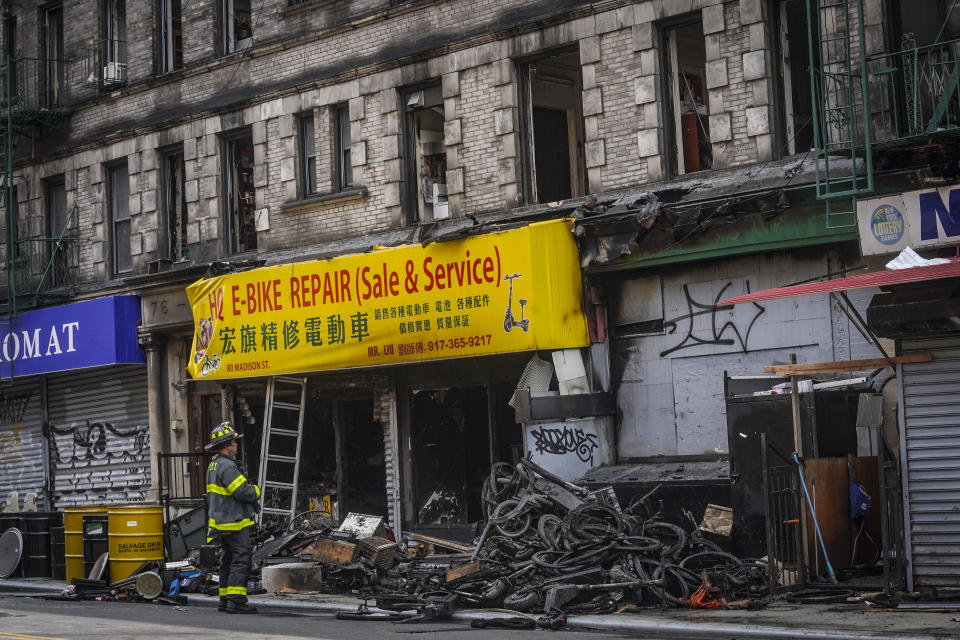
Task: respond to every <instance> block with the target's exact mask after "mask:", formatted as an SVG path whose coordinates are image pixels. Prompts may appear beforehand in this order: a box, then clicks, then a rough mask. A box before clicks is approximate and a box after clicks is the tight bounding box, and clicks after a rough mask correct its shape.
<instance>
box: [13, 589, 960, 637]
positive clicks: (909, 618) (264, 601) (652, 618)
mask: <svg viewBox="0 0 960 640" xmlns="http://www.w3.org/2000/svg"><path fill="white" fill-rule="evenodd" d="M63 588H64V584H63V583H62V582H59V581H54V580H49V579H39V578H38V579H24V580H0V595H3V594H4V593H19V594H36V595H44V594H59V593H60V592H61V591H62V590H63ZM187 597H188V599H189V603H190V604H191V605H193V606H210V607H214V606H216V605H217V603H218V598H216V597H215V596H205V595H200V594H195V593H191V594H187ZM250 602H251V603H252V604H254V605H256V606H258V607H263V608H270V609H273V610H289V611H297V612H301V613H310V612H313V613H336V612H339V611H345V612H354V611H356V610H357V606H358V605H359V604H360V602H361V601H360V600H359V599H357V598H355V597H351V596H347V595H330V594H324V595H306V594H291V595H287V594H280V595H275V594H269V595H260V596H253V597H251V598H250ZM90 604H91V606H95V603H92V602H91V603H90ZM374 610H375V609H374ZM503 615H510V614H508V613H506V612H503V611H500V610H497V611H483V610H476V609H463V610H460V611H458V612H457V613H456V614H454V616H453V620H454V621H457V622H462V623H465V624H469V622H470V621H471V620H474V619H478V618H489V617H493V616H503ZM958 620H960V613H930V612H921V611H902V612H901V611H876V612H868V611H864V610H863V607H862V606H861V605H804V604H792V603H787V602H780V603H774V604H773V605H771V606H770V607H768V608H767V609H763V610H760V611H724V610H718V609H710V610H693V609H666V610H661V609H639V610H637V612H630V613H622V614H609V615H585V616H573V617H571V618H569V620H568V622H567V628H569V629H575V630H596V631H605V632H611V633H617V634H624V633H630V634H631V635H636V636H642V635H648V636H650V637H655V638H684V639H687V640H691V639H693V638H703V639H704V640H706V639H708V638H709V639H731V640H732V639H734V638H736V639H743V638H762V639H764V640H793V639H798V640H799V639H800V638H812V639H814V640H865V639H872V640H877V639H878V638H888V639H890V640H942V639H947V638H958V639H960V623H958ZM358 624H362V623H358Z"/></svg>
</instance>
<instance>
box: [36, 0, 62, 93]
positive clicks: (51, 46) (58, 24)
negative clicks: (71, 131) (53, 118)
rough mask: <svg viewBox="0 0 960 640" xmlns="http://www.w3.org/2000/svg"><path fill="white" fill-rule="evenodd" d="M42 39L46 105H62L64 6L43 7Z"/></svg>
mask: <svg viewBox="0 0 960 640" xmlns="http://www.w3.org/2000/svg"><path fill="white" fill-rule="evenodd" d="M41 17H42V24H41V40H42V46H43V54H42V55H43V58H44V62H43V86H44V92H43V97H44V106H45V107H47V108H48V109H53V108H56V107H59V106H61V95H60V94H61V91H62V88H63V6H62V5H56V6H53V7H48V8H46V9H43V15H42V16H41Z"/></svg>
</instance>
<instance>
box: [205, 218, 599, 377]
mask: <svg viewBox="0 0 960 640" xmlns="http://www.w3.org/2000/svg"><path fill="white" fill-rule="evenodd" d="M187 296H188V298H189V300H190V306H191V308H192V309H193V319H194V323H195V337H194V343H193V354H192V356H191V358H190V363H189V365H188V370H189V372H190V374H191V375H192V376H193V377H194V378H205V379H223V378H241V377H247V376H262V375H277V374H285V373H300V372H307V371H320V370H330V369H344V368H348V367H363V366H372V365H382V364H395V363H402V362H417V361H423V360H438V359H443V358H459V357H464V356H475V355H483V354H492V353H506V352H511V351H525V350H531V349H561V348H569V347H581V346H584V345H586V344H588V336H587V322H586V319H585V318H584V315H583V312H582V309H581V298H582V291H581V284H580V265H579V261H578V254H577V248H576V244H575V242H574V239H573V235H572V233H571V223H570V222H569V221H567V220H555V221H550V222H541V223H535V224H531V225H529V226H527V227H523V228H520V229H515V230H512V231H504V232H501V233H490V234H487V235H480V236H475V237H471V238H467V239H462V240H452V241H448V242H437V243H434V244H430V245H427V246H425V247H424V246H420V245H408V246H401V247H395V248H390V249H382V250H378V251H374V252H372V253H366V254H357V255H347V256H341V257H337V258H333V259H330V260H316V261H311V262H299V263H294V264H286V265H281V266H276V267H263V268H260V269H254V270H251V271H244V272H241V273H235V274H230V275H225V276H221V277H217V278H208V279H205V280H200V281H198V282H195V283H194V284H192V285H190V286H189V287H187Z"/></svg>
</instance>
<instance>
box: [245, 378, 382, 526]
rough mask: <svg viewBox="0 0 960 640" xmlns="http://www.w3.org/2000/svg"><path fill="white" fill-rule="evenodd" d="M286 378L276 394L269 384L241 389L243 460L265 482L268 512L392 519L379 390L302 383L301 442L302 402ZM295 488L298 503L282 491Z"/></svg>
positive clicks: (251, 384)
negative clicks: (385, 516)
mask: <svg viewBox="0 0 960 640" xmlns="http://www.w3.org/2000/svg"><path fill="white" fill-rule="evenodd" d="M285 380H287V379H280V380H279V381H277V380H274V381H273V388H272V389H271V381H270V380H264V379H257V380H251V381H249V382H244V383H241V384H237V385H235V386H234V387H233V390H234V392H233V398H234V407H233V409H234V415H235V416H237V418H236V419H237V421H238V423H239V424H238V429H239V430H240V431H241V432H243V433H244V434H245V438H244V440H245V442H243V457H244V459H245V462H246V468H247V471H248V475H249V476H250V477H251V478H257V479H258V480H260V482H261V484H262V485H263V486H262V489H263V494H264V503H263V506H264V508H265V509H279V510H283V511H285V512H288V513H294V514H296V513H303V512H306V511H323V512H328V513H331V514H333V515H335V516H342V515H343V514H346V513H349V512H351V511H357V512H361V513H370V514H378V515H379V514H387V513H388V508H387V477H386V473H387V469H386V446H385V443H384V437H385V435H384V423H383V422H382V421H381V417H380V415H379V411H378V406H379V404H378V403H377V402H376V398H377V396H376V395H375V393H374V392H373V391H372V385H371V386H366V387H365V388H349V389H344V388H339V387H336V386H331V384H330V382H329V381H325V380H324V379H323V378H322V377H316V376H315V377H307V378H302V380H306V391H305V398H304V401H303V418H302V419H303V423H302V430H299V433H300V436H299V438H298V437H297V436H296V434H297V433H298V423H299V420H300V399H299V397H298V392H297V390H296V389H295V388H293V387H292V386H291V385H290V384H287V385H284V384H283V383H284V381H285ZM271 392H272V394H273V395H272V398H271ZM268 399H272V403H271V404H268ZM268 421H269V427H268ZM268 430H269V434H267V435H266V440H267V442H266V444H267V446H266V447H264V439H265V434H266V432H267V431H268ZM294 473H296V482H295V483H292V480H293V477H294V475H293V474H294ZM289 484H294V485H295V487H296V492H295V495H296V497H295V498H294V497H293V495H294V492H293V491H291V490H282V489H283V487H281V486H279V485H289ZM291 500H295V503H294V504H291Z"/></svg>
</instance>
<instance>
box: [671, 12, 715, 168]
mask: <svg viewBox="0 0 960 640" xmlns="http://www.w3.org/2000/svg"><path fill="white" fill-rule="evenodd" d="M663 36H664V47H663V51H664V58H665V60H664V66H663V68H664V69H666V70H667V74H666V75H665V76H664V78H665V82H666V84H667V86H666V87H664V89H665V91H664V95H667V96H670V99H669V100H667V101H665V108H666V110H667V118H666V122H667V123H668V126H667V127H665V130H666V135H667V138H668V140H670V144H669V145H668V147H667V148H668V149H669V151H670V154H669V155H670V158H669V162H670V164H669V167H670V172H671V174H672V175H680V174H683V173H691V172H693V171H702V170H704V169H710V168H711V167H713V148H712V146H711V145H710V129H709V115H710V111H709V109H708V108H707V101H706V61H707V51H706V45H705V43H704V38H703V23H702V22H701V21H700V19H699V14H698V18H697V19H695V20H687V21H685V22H683V23H681V24H677V25H676V26H673V27H670V28H668V29H666V30H665V31H664V33H663Z"/></svg>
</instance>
